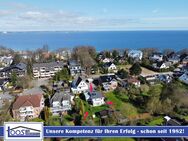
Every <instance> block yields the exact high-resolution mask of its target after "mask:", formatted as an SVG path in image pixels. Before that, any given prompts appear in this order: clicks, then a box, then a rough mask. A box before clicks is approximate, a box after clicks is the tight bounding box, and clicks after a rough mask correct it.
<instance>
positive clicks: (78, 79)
mask: <svg viewBox="0 0 188 141" xmlns="http://www.w3.org/2000/svg"><path fill="white" fill-rule="evenodd" d="M82 80H83V78H82V77H80V76H79V77H77V79H75V80H74V81H73V83H72V85H73V87H77V86H78V85H79V84H80V82H81V81H82Z"/></svg>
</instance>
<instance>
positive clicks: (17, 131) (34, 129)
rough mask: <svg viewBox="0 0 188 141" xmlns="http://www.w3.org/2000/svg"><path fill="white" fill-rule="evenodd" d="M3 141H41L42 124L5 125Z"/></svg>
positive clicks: (18, 123) (17, 123)
mask: <svg viewBox="0 0 188 141" xmlns="http://www.w3.org/2000/svg"><path fill="white" fill-rule="evenodd" d="M4 133H5V134H4V139H5V140H17V139H24V140H25V139H34V140H42V138H43V123H40V122H14V123H10V122H7V123H5V128H4Z"/></svg>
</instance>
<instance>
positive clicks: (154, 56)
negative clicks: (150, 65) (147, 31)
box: [149, 53, 164, 61]
mask: <svg viewBox="0 0 188 141" xmlns="http://www.w3.org/2000/svg"><path fill="white" fill-rule="evenodd" d="M163 57H164V56H163V54H162V53H153V54H152V56H150V58H149V59H150V60H152V61H163Z"/></svg>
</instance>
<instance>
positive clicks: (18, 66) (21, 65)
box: [0, 63, 27, 72]
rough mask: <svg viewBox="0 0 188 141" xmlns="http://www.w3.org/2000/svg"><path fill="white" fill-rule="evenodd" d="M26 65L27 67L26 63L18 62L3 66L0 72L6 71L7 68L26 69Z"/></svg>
mask: <svg viewBox="0 0 188 141" xmlns="http://www.w3.org/2000/svg"><path fill="white" fill-rule="evenodd" d="M26 67H27V66H26V64H24V63H19V64H14V65H11V66H9V67H5V68H3V69H2V70H1V71H0V72H6V71H9V70H12V69H19V70H26Z"/></svg>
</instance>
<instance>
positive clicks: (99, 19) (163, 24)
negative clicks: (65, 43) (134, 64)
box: [0, 0, 188, 31]
mask: <svg viewBox="0 0 188 141" xmlns="http://www.w3.org/2000/svg"><path fill="white" fill-rule="evenodd" d="M187 7H188V0H1V1H0V31H64V30H188V8H187Z"/></svg>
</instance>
